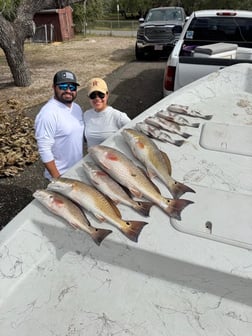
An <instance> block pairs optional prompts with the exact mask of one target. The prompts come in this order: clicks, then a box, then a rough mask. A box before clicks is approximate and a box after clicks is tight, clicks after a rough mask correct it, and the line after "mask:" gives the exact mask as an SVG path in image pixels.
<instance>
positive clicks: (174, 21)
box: [135, 7, 186, 60]
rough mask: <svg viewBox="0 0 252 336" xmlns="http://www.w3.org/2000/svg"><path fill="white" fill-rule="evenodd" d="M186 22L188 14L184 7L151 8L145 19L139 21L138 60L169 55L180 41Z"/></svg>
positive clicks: (136, 51) (136, 53)
mask: <svg viewBox="0 0 252 336" xmlns="http://www.w3.org/2000/svg"><path fill="white" fill-rule="evenodd" d="M185 21H186V14H185V11H184V8H182V7H157V8H151V9H150V10H149V11H148V13H147V15H146V17H145V19H144V18H140V19H139V23H140V25H139V27H138V30H137V41H136V44H135V56H136V59H137V60H143V59H145V58H147V57H149V56H153V55H160V54H165V55H168V54H169V53H170V52H171V50H172V48H173V47H174V45H175V42H176V41H177V40H178V38H179V35H180V33H181V31H182V27H183V25H184V23H185Z"/></svg>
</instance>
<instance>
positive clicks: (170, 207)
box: [164, 199, 194, 220]
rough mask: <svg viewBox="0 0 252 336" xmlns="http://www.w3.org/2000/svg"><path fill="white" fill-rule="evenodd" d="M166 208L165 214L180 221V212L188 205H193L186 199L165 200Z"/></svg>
mask: <svg viewBox="0 0 252 336" xmlns="http://www.w3.org/2000/svg"><path fill="white" fill-rule="evenodd" d="M167 203H168V204H167V207H166V208H165V209H164V210H165V212H166V213H167V214H168V215H169V216H170V217H172V218H175V219H178V220H181V212H182V210H183V209H184V208H185V207H186V206H187V205H189V204H192V203H194V202H193V201H189V200H186V199H167Z"/></svg>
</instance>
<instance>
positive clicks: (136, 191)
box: [129, 188, 143, 198]
mask: <svg viewBox="0 0 252 336" xmlns="http://www.w3.org/2000/svg"><path fill="white" fill-rule="evenodd" d="M129 191H130V192H131V194H132V195H133V196H135V197H137V198H142V196H143V195H142V193H141V192H140V191H139V190H137V189H134V188H130V189H129Z"/></svg>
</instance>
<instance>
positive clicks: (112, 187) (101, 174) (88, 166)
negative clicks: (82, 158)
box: [83, 162, 153, 216]
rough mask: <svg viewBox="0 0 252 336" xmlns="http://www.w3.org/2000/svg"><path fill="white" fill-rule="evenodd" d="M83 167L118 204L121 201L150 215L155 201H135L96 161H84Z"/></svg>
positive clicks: (95, 182)
mask: <svg viewBox="0 0 252 336" xmlns="http://www.w3.org/2000/svg"><path fill="white" fill-rule="evenodd" d="M83 168H84V170H85V172H86V174H87V176H88V178H89V180H90V182H91V183H92V184H93V186H94V187H95V188H97V189H98V190H99V191H101V192H102V193H103V194H105V195H107V196H108V197H109V198H110V199H112V201H114V202H115V203H116V204H118V203H121V204H124V205H127V206H129V207H131V208H133V209H134V210H135V211H137V212H139V213H140V214H142V215H144V216H149V213H150V208H151V207H152V205H153V203H151V202H141V201H134V200H133V199H132V198H131V197H129V195H128V194H127V192H126V191H125V190H124V189H123V188H122V186H121V185H120V184H119V183H117V182H116V181H115V180H113V179H112V178H111V177H110V176H109V175H108V174H107V173H106V172H105V171H104V170H103V169H101V168H100V167H99V166H98V165H97V164H95V163H94V162H84V163H83Z"/></svg>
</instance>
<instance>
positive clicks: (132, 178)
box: [89, 145, 193, 220]
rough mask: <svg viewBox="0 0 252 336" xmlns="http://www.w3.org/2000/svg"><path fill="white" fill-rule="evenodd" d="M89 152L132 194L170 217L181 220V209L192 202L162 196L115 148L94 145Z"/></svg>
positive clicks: (141, 172) (128, 159) (145, 176)
mask: <svg viewBox="0 0 252 336" xmlns="http://www.w3.org/2000/svg"><path fill="white" fill-rule="evenodd" d="M89 154H90V155H91V157H92V158H93V160H94V161H95V162H96V163H97V164H98V165H99V166H100V167H101V168H102V169H104V170H105V171H106V172H107V173H108V174H109V175H110V176H111V177H112V178H114V179H115V180H116V181H117V182H119V183H120V184H121V185H123V186H125V187H126V188H128V189H129V191H130V192H131V194H132V195H134V196H136V197H138V198H141V197H145V198H146V199H148V200H150V201H152V202H153V203H155V204H156V205H157V206H158V207H160V208H161V209H162V210H163V211H164V212H165V213H166V214H167V215H169V216H170V217H173V218H175V219H178V220H181V211H182V210H183V209H184V208H185V207H186V206H187V205H189V204H191V203H193V202H192V201H190V200H184V199H171V198H166V197H164V196H162V194H161V193H160V191H159V189H158V188H157V186H155V184H154V183H153V182H152V181H151V180H150V179H149V178H148V177H147V175H146V174H145V173H144V172H143V170H142V169H141V168H140V167H138V166H137V165H136V164H134V162H133V161H132V160H131V159H130V158H128V157H127V156H126V155H125V154H124V153H122V152H120V151H119V150H117V149H115V148H112V147H109V146H104V145H96V146H93V147H91V148H90V149H89Z"/></svg>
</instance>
